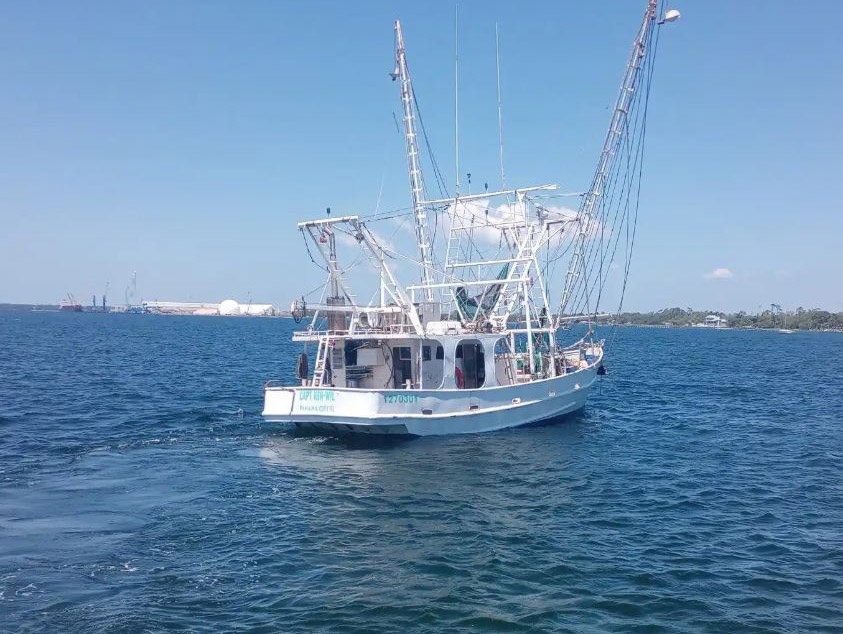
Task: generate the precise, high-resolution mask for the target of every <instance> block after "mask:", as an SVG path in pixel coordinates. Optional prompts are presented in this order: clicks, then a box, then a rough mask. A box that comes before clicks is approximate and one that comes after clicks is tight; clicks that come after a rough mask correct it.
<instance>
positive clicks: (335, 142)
mask: <svg viewBox="0 0 843 634" xmlns="http://www.w3.org/2000/svg"><path fill="white" fill-rule="evenodd" d="M645 4H646V2H645V1H644V0H590V1H589V2H574V1H573V0H558V1H554V2H549V1H548V2H537V1H536V2H531V1H529V0H526V1H524V2H518V3H515V2H511V1H503V0H501V1H495V0H492V1H487V0H483V1H481V0H461V1H460V2H459V5H458V13H459V28H458V32H459V65H460V171H461V173H462V174H463V176H462V178H461V179H462V181H463V190H465V186H466V185H465V177H464V174H465V173H468V172H471V173H472V174H473V182H474V183H475V185H474V186H475V187H480V186H482V185H481V184H482V183H484V182H489V183H490V184H491V185H494V186H497V185H498V183H499V180H500V176H499V165H498V158H499V144H498V128H497V99H496V83H495V24H496V23H498V24H499V28H500V56H501V88H502V102H503V119H504V137H505V143H504V149H505V166H506V179H507V183H508V184H509V185H522V186H523V185H533V184H541V183H550V182H553V183H559V184H560V186H561V188H562V189H563V190H565V191H583V190H584V189H586V188H587V187H588V184H589V183H590V180H591V176H592V174H593V171H594V169H595V166H596V163H597V159H598V155H599V152H600V147H601V144H602V140H603V136H604V134H605V131H606V127H607V125H608V122H609V115H610V110H609V108H610V104H612V103H613V101H614V98H615V95H616V91H617V86H618V84H619V82H620V79H621V75H622V72H623V69H624V65H625V63H626V58H627V55H628V53H629V48H630V45H631V42H632V39H633V36H634V33H635V30H636V28H637V27H638V24H639V22H640V18H641V15H642V14H643V10H644V7H645ZM669 6H670V8H677V9H679V10H681V12H682V18H681V19H680V20H679V21H678V22H675V23H673V24H670V25H668V26H667V27H666V28H665V29H664V30H663V31H662V33H661V40H660V45H659V55H658V58H657V62H656V72H655V80H654V88H653V91H652V94H651V98H650V105H649V119H648V128H647V152H646V164H645V169H644V181H643V187H642V194H641V208H640V212H639V222H638V233H637V239H636V247H635V248H636V250H635V255H634V257H633V263H632V270H631V273H630V281H629V286H628V288H627V293H626V300H625V308H626V309H629V310H655V309H659V308H663V307H672V306H680V307H693V308H697V309H716V310H724V311H736V310H746V311H749V312H755V311H757V310H759V308H760V309H763V308H766V307H768V306H769V304H770V303H777V304H781V305H782V306H784V307H785V308H786V309H790V310H793V309H795V308H796V307H798V306H803V307H805V308H812V307H822V308H825V309H828V310H834V311H840V310H843V275H841V272H843V214H841V213H840V212H841V202H840V201H841V197H840V192H839V190H838V189H837V185H838V184H839V183H840V181H841V174H843V152H841V149H840V148H841V141H843V132H841V126H840V118H839V104H840V103H841V98H843V81H842V80H843V39H841V38H840V36H839V25H840V24H841V23H843V2H838V1H837V0H817V1H815V2H812V3H811V4H810V5H809V6H808V5H806V7H805V8H804V9H800V8H798V7H797V5H795V4H794V3H793V2H790V1H787V0H764V1H763V2H762V1H761V0H750V1H748V2H743V3H735V2H732V1H728V0H705V1H703V0H684V1H682V0H671V2H670V5H669ZM454 12H455V3H454V2H444V1H438V0H434V1H432V2H418V1H416V2H407V1H400V0H399V1H386V0H382V1H371V2H346V1H340V0H313V1H308V2H305V1H304V0H301V1H283V2H281V1H274V0H272V1H270V0H265V1H260V0H251V1H250V2H233V1H231V0H229V1H226V2H223V1H219V0H203V1H201V2H200V1H199V0H196V1H188V0H184V1H181V2H170V1H165V0H145V1H144V2H110V1H101V2H100V1H94V0H90V1H82V2H77V3H65V2H59V1H58V0H54V1H49V2H48V1H38V0H34V1H33V0H27V1H16V0H13V1H8V0H7V1H6V2H4V3H3V5H2V8H0V147H2V150H3V151H2V152H0V302H17V303H57V302H58V300H59V299H60V298H62V297H64V296H65V295H66V294H67V293H73V294H74V295H75V296H76V297H77V298H78V299H80V300H82V301H83V302H85V303H88V302H90V300H91V295H94V294H95V295H97V297H98V298H99V297H100V296H101V294H102V293H103V292H104V291H105V288H106V284H108V285H109V301H110V303H113V304H120V303H123V295H124V289H125V288H126V286H127V285H128V283H129V281H130V279H131V276H132V273H133V271H137V279H138V294H139V295H140V296H141V297H142V298H143V299H146V300H156V299H157V300H170V301H208V302H219V301H221V300H223V299H225V298H229V297H231V298H234V299H237V300H239V301H247V300H249V299H251V300H252V301H255V302H258V303H264V302H265V303H274V304H276V305H279V306H282V307H286V306H288V305H289V303H290V301H291V300H292V299H293V298H295V297H298V296H300V295H301V294H302V293H303V292H305V291H308V290H311V289H312V288H313V287H315V286H318V285H319V284H320V283H321V282H322V280H323V277H324V272H322V271H320V270H318V269H317V268H316V267H314V266H313V265H312V264H311V263H310V261H309V258H308V256H307V252H306V251H305V248H304V245H303V243H302V238H301V235H300V233H299V232H298V231H297V229H296V223H297V222H299V221H301V220H305V219H308V218H318V217H322V216H323V215H324V213H325V208H326V207H331V208H332V211H333V213H334V214H346V213H359V214H367V213H372V212H374V211H375V210H376V209H377V210H379V211H386V210H390V209H399V208H404V207H407V205H408V204H409V201H410V193H409V187H408V184H407V175H406V167H405V158H404V153H403V145H402V144H403V140H402V137H401V135H400V134H398V132H397V130H396V121H395V120H394V118H393V117H394V115H393V113H395V114H397V115H399V117H400V102H399V95H398V84H397V83H393V82H391V81H390V80H389V76H388V73H389V72H390V71H391V70H392V66H393V59H394V49H393V47H394V41H393V28H392V25H393V20H394V19H396V18H400V19H401V21H402V25H403V28H404V35H405V39H406V45H407V56H408V61H409V65H410V69H411V72H412V76H413V81H414V88H415V92H416V94H417V97H418V101H419V105H420V108H421V113H422V118H423V121H424V124H425V129H426V130H427V132H428V136H429V139H430V142H431V146H432V147H433V150H434V153H435V156H436V159H437V161H438V164H439V166H440V168H441V170H442V173H443V175H444V177H445V180H446V182H447V184H448V185H449V187H452V185H453V182H454V180H455V178H454ZM403 281H404V283H405V284H409V283H412V281H413V280H411V279H404V280H403Z"/></svg>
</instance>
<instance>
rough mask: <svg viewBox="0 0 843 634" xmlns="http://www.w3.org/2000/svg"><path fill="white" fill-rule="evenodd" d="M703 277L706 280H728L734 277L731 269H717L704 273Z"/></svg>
mask: <svg viewBox="0 0 843 634" xmlns="http://www.w3.org/2000/svg"><path fill="white" fill-rule="evenodd" d="M703 277H704V278H705V279H707V280H728V279H729V278H730V277H735V274H734V273H733V272H732V270H731V269H727V268H719V269H714V270H713V271H711V272H710V273H706V274H705V275H703Z"/></svg>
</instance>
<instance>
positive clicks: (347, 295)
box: [263, 0, 679, 436]
mask: <svg viewBox="0 0 843 634" xmlns="http://www.w3.org/2000/svg"><path fill="white" fill-rule="evenodd" d="M658 12H659V7H658V2H657V0H648V2H647V6H646V11H645V13H644V18H643V21H642V23H641V26H640V28H639V29H638V31H637V33H636V36H635V40H634V43H633V47H632V53H631V56H630V58H629V60H628V63H627V65H626V70H625V73H624V77H623V81H622V83H621V87H620V91H619V94H618V97H617V102H616V104H615V107H614V109H613V111H612V116H611V123H610V126H609V130H608V132H607V134H606V137H605V141H604V144H603V148H602V151H601V153H600V157H599V160H598V164H597V169H596V171H595V173H594V176H593V178H592V181H591V185H590V187H589V189H588V190H587V191H585V192H581V193H579V194H577V197H578V198H579V202H578V208H577V209H569V208H565V207H559V206H555V205H554V204H553V201H554V200H555V199H557V198H559V195H558V194H557V191H558V187H557V186H556V185H553V184H542V185H537V186H528V187H518V188H507V187H505V186H502V187H501V188H500V189H498V190H496V191H489V190H488V186H487V188H486V190H485V191H484V192H483V193H479V194H477V193H475V194H471V193H468V194H461V193H460V192H459V189H458V187H459V177H457V190H456V192H455V193H454V194H453V195H443V196H439V197H435V196H428V189H427V188H426V186H425V180H424V178H423V174H422V171H423V169H422V168H423V163H424V161H423V157H422V150H421V144H420V142H419V132H420V131H421V134H422V136H425V137H426V133H425V132H424V129H423V126H422V125H421V123H420V120H419V115H418V104H417V101H416V98H415V94H414V92H413V86H412V81H411V78H410V71H409V68H408V64H407V58H406V53H405V46H404V36H403V33H402V29H401V24H400V23H399V22H397V21H396V22H395V41H396V53H395V69H394V72H393V73H391V76H392V79H393V81H396V83H397V84H398V87H399V88H400V98H401V104H402V113H403V134H404V143H405V150H406V160H407V175H408V179H409V185H410V193H411V200H412V207H411V208H410V210H409V211H407V212H406V213H404V214H395V215H393V216H392V217H391V220H392V221H393V222H395V221H396V219H397V218H398V217H399V216H400V217H403V218H404V220H405V221H406V224H407V225H408V226H407V228H408V229H411V230H412V235H413V238H414V240H415V243H416V244H415V247H416V248H415V251H414V254H413V255H412V256H408V255H407V254H406V251H407V249H404V250H402V249H400V248H398V247H395V246H394V245H392V244H391V243H390V241H388V240H386V239H384V238H382V237H381V236H379V235H378V233H377V232H376V230H375V229H373V228H372V225H374V224H375V223H377V222H382V221H384V220H387V219H390V218H386V217H385V216H384V214H380V215H377V214H375V215H370V216H367V217H363V216H359V215H343V216H334V217H331V215H330V209H329V210H328V215H327V216H326V217H323V218H320V219H316V220H309V221H306V222H300V223H299V224H298V228H299V230H300V232H301V233H302V235H303V237H304V239H305V245H306V247H307V252H308V254H309V255H310V257H311V260H313V261H314V262H318V265H319V266H320V268H323V269H324V270H325V271H326V273H327V278H326V282H325V284H324V287H323V293H322V295H321V297H320V298H319V299H318V300H315V301H313V300H311V301H308V300H307V299H306V298H305V297H304V296H303V297H302V298H301V299H300V300H296V301H294V302H293V304H292V306H291V313H292V316H293V318H294V319H295V320H296V321H297V322H299V323H301V322H302V321H304V320H306V319H307V320H309V323H308V325H307V326H306V327H305V328H304V329H302V330H298V331H296V332H294V334H293V341H294V342H300V343H302V344H303V345H304V346H305V352H302V353H301V354H299V356H298V358H297V360H296V375H297V379H298V381H297V384H295V385H289V384H284V382H282V381H269V382H267V383H266V385H265V387H264V408H263V417H264V419H265V420H267V421H270V422H280V423H291V424H293V425H295V426H296V427H298V428H305V429H315V430H319V431H320V432H324V433H327V434H328V435H338V434H339V435H345V434H371V435H411V436H428V435H442V434H458V433H476V432H487V431H493V430H499V429H503V428H508V427H515V426H519V425H525V424H530V423H537V422H541V421H549V420H551V419H556V418H559V417H562V416H564V415H566V414H570V413H572V412H576V411H578V410H581V409H582V408H583V407H584V406H585V404H586V400H587V398H588V395H589V392H590V391H591V389H592V386H593V385H594V383H595V381H596V380H597V377H598V376H599V375H601V374H603V373H604V369H603V367H604V366H603V362H604V348H605V341H604V340H603V339H600V338H599V337H598V336H597V334H596V332H595V328H594V325H595V323H596V322H597V320H598V319H599V318H600V316H601V315H603V316H607V315H606V314H605V313H600V312H599V310H600V308H599V307H600V300H601V296H602V295H603V291H604V287H606V286H607V281H608V280H609V279H610V277H611V276H610V271H612V270H615V271H617V270H618V269H621V273H623V279H622V281H623V283H624V287H625V282H626V273H628V270H629V257H630V254H631V246H632V245H631V242H630V238H629V236H630V233H632V235H634V221H635V217H636V216H637V202H638V201H637V192H638V191H639V188H640V178H641V152H642V151H643V134H644V130H645V126H644V117H645V115H646V106H647V97H648V95H649V83H650V80H651V78H652V59H653V54H654V52H655V50H656V48H657V47H656V46H655V44H656V43H657V41H658V40H657V35H656V34H657V33H658V32H659V26H660V25H662V24H664V23H665V22H672V21H674V20H675V19H677V18H678V17H679V13H678V11H675V10H671V11H668V12H667V13H664V14H663V17H662V18H661V19H658V18H657V13H658ZM498 103H499V107H500V99H499V101H498ZM499 114H500V111H499ZM502 138H503V137H502V133H501V181H502V185H503V183H504V182H505V180H504V171H503V159H502V157H503V143H502ZM428 146H429V144H425V145H424V147H425V148H427V147H428ZM431 163H433V165H434V166H435V163H434V162H432V161H431ZM456 171H457V173H458V169H457V170H456ZM437 172H438V170H437ZM437 176H439V175H438V173H437ZM439 180H441V179H439ZM469 183H470V175H469ZM444 229H447V232H445V230H444ZM437 233H439V234H441V235H442V236H443V237H444V236H445V235H447V239H446V240H443V241H442V242H443V244H442V245H439V244H437V243H436V240H435V238H436V235H437ZM624 237H625V241H624ZM342 249H345V250H350V251H352V254H353V255H352V257H351V258H344V257H343V256H342V255H341V254H340V251H341V250H342ZM354 254H356V259H355V255H354ZM352 259H353V261H351V260H352ZM398 261H402V264H401V266H402V267H404V266H406V262H410V263H411V264H412V269H414V270H416V271H417V275H418V279H417V280H414V283H412V284H410V285H406V286H404V285H402V284H401V283H400V282H399V279H398V277H397V270H396V269H397V266H396V262H398ZM361 262H362V263H363V264H364V268H365V269H366V270H367V272H368V278H369V282H370V284H371V287H372V289H371V290H372V291H373V292H372V297H371V299H370V300H369V301H368V302H366V303H363V302H361V301H358V300H357V295H355V293H354V292H353V291H352V282H351V279H350V276H351V274H352V270H353V269H355V270H356V267H357V264H360V263H361ZM557 281H558V288H557V289H556V292H557V293H558V294H554V291H553V288H552V287H553V282H557ZM355 284H356V282H355ZM355 288H356V287H355ZM551 297H559V299H558V300H557V301H558V303H554V302H552V300H551ZM308 348H310V349H311V354H312V350H313V349H314V348H315V355H314V356H313V358H312V362H311V354H309V353H308V352H307V350H308Z"/></svg>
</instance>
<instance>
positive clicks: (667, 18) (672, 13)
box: [659, 9, 682, 24]
mask: <svg viewBox="0 0 843 634" xmlns="http://www.w3.org/2000/svg"><path fill="white" fill-rule="evenodd" d="M681 15H682V14H681V13H679V11H677V10H676V9H670V10H669V11H666V12H665V14H664V17H663V18H662V19H661V22H659V24H664V23H665V22H676V20H678V19H679V16H681Z"/></svg>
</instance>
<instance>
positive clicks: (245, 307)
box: [143, 299, 277, 317]
mask: <svg viewBox="0 0 843 634" xmlns="http://www.w3.org/2000/svg"><path fill="white" fill-rule="evenodd" d="M143 308H144V312H148V313H154V314H159V315H222V316H224V317H232V316H238V317H239V316H241V315H249V316H252V317H268V316H273V315H276V314H277V312H276V310H275V307H274V306H273V305H272V304H252V303H249V304H240V303H238V302H237V301H235V300H233V299H226V300H224V301H222V302H220V303H219V304H211V303H206V302H144V303H143Z"/></svg>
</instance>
